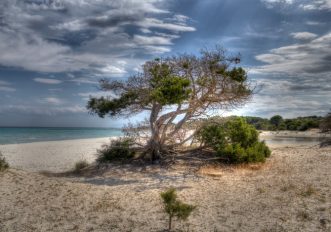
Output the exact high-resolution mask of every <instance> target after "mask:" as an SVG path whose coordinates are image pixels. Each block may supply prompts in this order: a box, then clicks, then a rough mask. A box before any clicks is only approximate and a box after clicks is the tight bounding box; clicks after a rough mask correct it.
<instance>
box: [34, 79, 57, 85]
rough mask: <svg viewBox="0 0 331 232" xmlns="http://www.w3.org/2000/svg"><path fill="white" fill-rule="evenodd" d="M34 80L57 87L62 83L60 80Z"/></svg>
mask: <svg viewBox="0 0 331 232" xmlns="http://www.w3.org/2000/svg"><path fill="white" fill-rule="evenodd" d="M33 80H34V81H35V82H38V83H42V84H49V85H57V84H61V83H62V81H60V80H56V79H49V78H34V79H33Z"/></svg>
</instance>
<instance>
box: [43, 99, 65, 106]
mask: <svg viewBox="0 0 331 232" xmlns="http://www.w3.org/2000/svg"><path fill="white" fill-rule="evenodd" d="M44 101H45V103H48V104H52V105H61V104H62V103H63V101H62V100H60V99H59V98H56V97H47V98H45V99H44Z"/></svg>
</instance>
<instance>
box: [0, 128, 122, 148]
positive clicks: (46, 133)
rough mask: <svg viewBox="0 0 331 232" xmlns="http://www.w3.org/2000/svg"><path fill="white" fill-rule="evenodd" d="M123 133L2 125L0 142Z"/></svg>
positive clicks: (36, 140) (106, 129)
mask: <svg viewBox="0 0 331 232" xmlns="http://www.w3.org/2000/svg"><path fill="white" fill-rule="evenodd" d="M120 135H123V133H122V130H121V129H119V128H77V127H75V128H68V127H65V128H62V127H0V144H1V145H3V144H19V143H32V142H41V141H59V140H70V139H89V138H103V137H114V136H120Z"/></svg>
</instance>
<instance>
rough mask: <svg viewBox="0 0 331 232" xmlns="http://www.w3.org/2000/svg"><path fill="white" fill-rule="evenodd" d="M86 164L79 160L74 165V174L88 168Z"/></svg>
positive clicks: (84, 161)
mask: <svg viewBox="0 0 331 232" xmlns="http://www.w3.org/2000/svg"><path fill="white" fill-rule="evenodd" d="M88 165H89V164H88V162H87V161H86V160H80V161H78V162H77V163H75V167H74V172H76V173H79V172H81V171H82V170H83V169H84V168H86V167H88Z"/></svg>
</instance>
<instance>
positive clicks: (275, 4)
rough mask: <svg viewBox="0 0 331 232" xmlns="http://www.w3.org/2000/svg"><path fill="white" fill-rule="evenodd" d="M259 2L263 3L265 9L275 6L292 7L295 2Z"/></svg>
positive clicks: (286, 0) (283, 0)
mask: <svg viewBox="0 0 331 232" xmlns="http://www.w3.org/2000/svg"><path fill="white" fill-rule="evenodd" d="M261 2H263V3H264V4H265V5H266V7H267V8H273V7H275V6H277V5H280V6H288V5H292V4H293V3H294V2H295V0H261Z"/></svg>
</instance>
